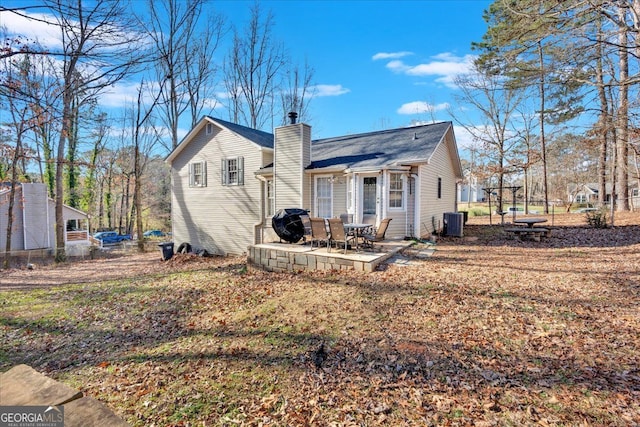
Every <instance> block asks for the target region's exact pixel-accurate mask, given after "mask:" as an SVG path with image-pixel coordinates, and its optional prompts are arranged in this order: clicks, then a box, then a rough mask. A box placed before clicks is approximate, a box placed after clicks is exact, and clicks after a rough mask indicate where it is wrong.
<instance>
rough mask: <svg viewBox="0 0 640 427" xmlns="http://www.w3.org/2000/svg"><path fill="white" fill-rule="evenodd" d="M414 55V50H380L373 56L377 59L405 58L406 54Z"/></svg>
mask: <svg viewBox="0 0 640 427" xmlns="http://www.w3.org/2000/svg"><path fill="white" fill-rule="evenodd" d="M410 55H413V52H406V51H403V52H380V53H376V54H375V55H373V56H372V57H371V59H372V60H374V61H377V60H379V59H398V58H404V57H405V56H410Z"/></svg>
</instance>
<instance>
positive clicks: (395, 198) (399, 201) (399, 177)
mask: <svg viewBox="0 0 640 427" xmlns="http://www.w3.org/2000/svg"><path fill="white" fill-rule="evenodd" d="M389 209H404V177H403V174H401V173H392V174H390V175H389Z"/></svg>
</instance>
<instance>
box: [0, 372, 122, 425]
mask: <svg viewBox="0 0 640 427" xmlns="http://www.w3.org/2000/svg"><path fill="white" fill-rule="evenodd" d="M0 402H2V405H3V406H60V405H62V406H63V407H64V426H65V427H75V426H78V427H86V426H104V427H127V426H128V425H129V424H127V423H125V422H124V421H123V420H122V419H121V418H120V417H119V416H118V415H116V414H115V413H114V412H113V411H112V410H111V409H109V408H108V407H107V406H106V405H104V404H103V403H101V402H99V401H98V400H96V399H93V398H91V397H86V396H84V395H83V394H82V392H81V391H79V390H75V389H73V388H71V387H69V386H68V385H65V384H63V383H61V382H58V381H55V380H53V379H51V378H49V377H47V376H46V375H43V374H41V373H39V372H38V371H36V370H35V369H33V368H31V367H30V366H27V365H17V366H14V367H13V368H11V369H9V370H8V371H7V372H4V373H2V374H0Z"/></svg>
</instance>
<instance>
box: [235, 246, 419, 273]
mask: <svg viewBox="0 0 640 427" xmlns="http://www.w3.org/2000/svg"><path fill="white" fill-rule="evenodd" d="M412 243H413V242H411V241H406V240H393V241H388V242H383V243H378V244H376V245H375V248H376V251H375V252H371V251H361V252H355V251H353V250H349V251H347V253H346V254H345V253H343V251H342V250H340V249H332V250H331V251H329V250H328V249H327V248H324V247H323V248H311V247H310V246H309V245H297V244H287V243H262V244H258V245H252V246H249V248H248V252H247V265H248V266H249V267H250V268H256V269H259V270H266V271H273V272H280V273H282V272H292V271H317V270H320V271H323V270H355V271H359V272H364V273H370V272H372V271H374V270H375V269H376V268H377V267H378V265H380V264H382V263H383V262H385V261H386V260H388V259H389V258H390V257H392V256H393V255H394V254H396V253H398V252H400V251H401V250H403V249H405V248H407V247H409V246H411V245H412Z"/></svg>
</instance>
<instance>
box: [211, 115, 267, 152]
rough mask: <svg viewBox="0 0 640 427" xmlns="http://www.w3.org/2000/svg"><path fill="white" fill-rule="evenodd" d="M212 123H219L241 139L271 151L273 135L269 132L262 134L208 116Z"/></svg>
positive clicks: (261, 132) (255, 130)
mask: <svg viewBox="0 0 640 427" xmlns="http://www.w3.org/2000/svg"><path fill="white" fill-rule="evenodd" d="M209 118H210V119H211V120H213V121H214V122H217V123H220V124H221V125H222V126H224V127H226V128H227V129H229V130H231V131H232V132H235V133H237V134H238V135H240V136H242V137H243V138H246V139H248V140H249V141H251V142H254V143H256V144H258V145H259V146H261V147H265V148H271V149H273V134H272V133H269V132H263V131H261V130H257V129H251V128H249V127H246V126H242V125H238V124H235V123H231V122H227V121H225V120H221V119H217V118H215V117H211V116H209Z"/></svg>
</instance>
